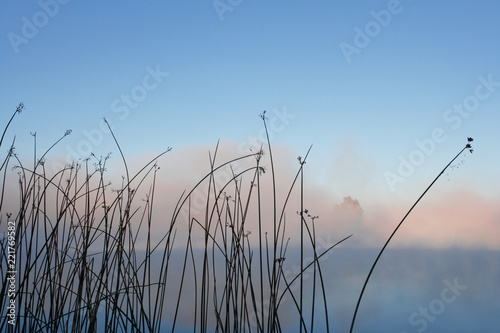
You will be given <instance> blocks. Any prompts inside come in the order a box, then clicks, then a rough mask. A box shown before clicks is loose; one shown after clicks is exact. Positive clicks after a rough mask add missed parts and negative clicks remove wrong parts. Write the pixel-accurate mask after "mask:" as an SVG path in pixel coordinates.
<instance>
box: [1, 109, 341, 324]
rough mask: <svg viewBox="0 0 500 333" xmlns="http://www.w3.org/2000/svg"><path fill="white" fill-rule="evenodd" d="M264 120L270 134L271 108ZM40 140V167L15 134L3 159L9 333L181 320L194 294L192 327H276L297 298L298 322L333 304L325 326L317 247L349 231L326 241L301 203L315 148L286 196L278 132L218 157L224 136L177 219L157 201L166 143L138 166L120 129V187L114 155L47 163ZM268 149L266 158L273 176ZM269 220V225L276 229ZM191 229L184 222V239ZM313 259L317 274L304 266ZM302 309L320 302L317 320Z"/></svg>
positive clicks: (3, 304)
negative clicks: (291, 255) (268, 197)
mask: <svg viewBox="0 0 500 333" xmlns="http://www.w3.org/2000/svg"><path fill="white" fill-rule="evenodd" d="M23 108H24V106H23V105H22V104H20V105H19V107H18V108H17V109H16V111H15V112H14V114H13V116H12V117H11V119H10V121H9V122H8V124H7V125H6V126H5V130H4V133H3V135H2V139H1V140H0V147H1V146H2V144H3V140H4V137H5V133H6V131H7V129H8V127H9V125H10V123H11V122H12V121H13V119H14V118H15V116H16V115H17V114H19V113H20V112H21V111H22V110H23ZM261 118H262V121H263V123H264V126H265V128H266V133H267V126H266V116H265V112H264V113H263V114H262V115H261ZM110 131H111V128H110ZM111 133H112V134H113V132H112V131H111ZM69 134H70V131H67V132H66V133H64V135H63V136H62V137H61V139H59V140H58V141H57V142H56V143H55V144H57V143H58V142H59V141H60V140H62V139H63V138H64V137H65V136H67V135H69ZM33 138H34V145H33V147H34V152H33V154H34V156H33V163H32V164H31V165H25V164H23V163H22V159H21V158H20V157H19V156H18V155H17V154H16V153H15V150H14V142H12V144H11V146H10V149H9V151H8V153H7V156H6V157H5V159H4V161H3V163H2V165H1V167H0V172H2V173H3V175H2V186H1V196H0V210H1V211H0V216H1V217H0V218H1V219H0V227H2V228H3V227H5V224H6V223H7V221H6V220H11V221H15V225H16V229H15V249H16V272H17V273H16V274H17V281H16V291H15V300H16V309H17V313H16V314H17V316H16V317H15V324H14V325H12V324H11V323H9V317H7V316H5V315H2V317H0V331H2V332H4V331H8V332H47V331H51V332H69V331H71V332H81V331H86V332H94V331H99V332H104V331H109V332H160V331H168V330H170V331H172V332H173V331H175V330H176V329H177V328H179V325H180V324H179V321H180V319H179V318H180V317H181V316H185V314H183V313H182V312H183V311H184V309H185V308H186V303H188V305H189V308H190V309H191V312H192V313H190V314H189V315H190V316H192V324H191V329H192V330H193V331H196V332H198V331H200V332H206V331H218V332H228V331H234V332H280V331H282V329H283V327H284V325H288V324H289V323H283V322H282V321H281V320H280V313H281V312H280V311H281V308H282V306H283V304H284V301H285V300H290V301H291V304H293V306H292V309H294V311H295V312H296V318H298V321H297V322H298V327H297V330H300V331H304V332H312V331H313V330H314V328H315V327H316V326H317V325H318V320H319V319H317V318H318V316H316V315H315V313H316V312H318V311H322V312H323V313H324V314H325V315H324V316H323V317H322V319H321V320H322V321H324V323H322V324H323V325H324V326H325V327H326V328H327V329H329V327H330V323H329V321H328V317H329V316H328V307H327V304H328V301H327V298H326V294H327V293H326V290H325V284H324V277H323V273H322V269H321V263H320V258H321V257H322V256H323V255H325V254H326V253H328V252H329V251H331V250H332V249H333V248H334V247H335V246H337V245H338V244H340V243H341V242H343V241H345V240H346V239H348V238H349V237H350V236H348V237H345V238H343V239H340V240H339V241H338V242H337V243H334V244H331V246H330V247H329V248H327V249H326V250H323V251H320V252H319V251H318V246H317V241H316V229H315V219H316V218H317V217H316V216H312V215H310V214H309V212H308V211H307V210H306V209H305V208H304V181H305V180H304V179H305V172H304V165H305V163H306V159H307V155H306V156H305V157H304V158H299V166H298V169H297V172H296V174H295V177H294V179H293V180H292V181H291V183H290V184H289V187H288V192H287V193H286V195H285V196H284V198H281V200H280V198H278V191H277V186H278V185H277V177H276V174H275V172H276V171H275V165H274V161H273V154H272V147H271V144H270V142H269V139H268V142H267V147H266V148H267V150H266V153H265V152H264V148H263V147H261V148H260V149H259V150H258V151H257V152H251V153H249V154H248V155H246V156H241V157H237V158H235V159H233V160H229V161H223V162H221V163H219V161H218V147H217V148H216V149H215V151H214V153H213V154H211V155H210V157H209V161H208V163H209V166H210V169H209V172H208V173H207V174H206V175H205V176H204V177H203V178H202V179H201V180H200V181H199V182H198V183H197V184H196V185H194V187H193V188H192V189H191V190H189V191H186V192H184V193H182V194H181V195H180V197H179V199H178V201H177V202H176V204H175V208H174V209H173V211H172V212H171V217H170V218H167V217H166V216H157V215H155V214H156V210H155V209H154V206H155V204H158V202H160V203H159V204H160V205H165V203H164V202H162V200H164V199H162V198H157V196H156V194H155V193H156V192H155V191H156V185H157V177H158V172H159V166H158V159H159V158H160V157H161V156H162V155H164V154H167V153H168V152H169V151H170V148H168V149H167V150H166V151H165V152H163V153H161V154H160V155H158V156H157V157H155V158H154V159H152V160H151V161H149V162H147V163H145V164H144V166H143V167H142V168H141V169H140V170H138V171H137V172H135V173H134V172H131V170H129V166H128V163H127V160H126V158H125V155H124V154H123V152H122V149H121V147H120V145H119V144H118V140H117V138H115V136H114V134H113V138H114V139H115V142H116V145H117V148H118V150H119V152H120V155H121V158H122V163H123V167H124V170H125V175H124V176H123V177H122V182H121V184H119V185H118V187H117V188H115V187H114V186H115V185H112V184H111V183H110V181H109V177H108V174H107V170H106V168H107V163H108V160H109V155H108V156H105V157H96V156H94V155H91V156H90V157H89V158H88V159H86V160H83V161H75V162H74V163H73V164H71V165H67V166H66V167H65V168H63V169H62V170H60V171H58V172H55V173H50V172H49V171H48V170H47V169H46V167H45V165H46V157H47V155H48V153H49V151H50V150H51V149H52V148H53V147H54V145H55V144H54V145H52V146H51V147H50V148H48V149H47V150H46V151H44V152H43V153H42V154H39V153H38V152H37V149H38V146H37V141H36V134H34V135H33ZM264 154H268V155H269V160H270V172H269V173H267V174H265V173H266V167H265V166H263V165H262V160H263V156H264ZM241 161H247V162H251V164H250V166H249V167H247V168H246V169H243V170H238V171H235V170H234V169H231V167H232V165H234V163H237V162H241ZM12 166H13V168H12ZM8 170H9V171H10V170H14V171H15V172H16V173H17V178H18V179H17V180H18V191H17V193H16V195H17V197H18V200H17V207H15V208H12V207H8V208H5V207H4V206H3V201H4V196H5V195H9V196H12V193H8V194H7V193H6V183H7V182H8V181H9V179H10V178H9V177H8V173H9V172H8ZM222 170H232V174H231V177H230V179H229V180H228V181H225V182H223V183H220V182H219V181H218V180H217V179H218V178H217V174H218V173H219V172H221V171H222ZM266 182H268V183H270V186H271V188H272V197H273V199H272V213H270V214H267V213H266V211H265V210H264V209H263V196H262V194H263V191H264V185H265V184H266ZM201 189H203V190H204V191H205V200H204V209H203V212H202V214H199V212H196V213H195V212H194V209H193V205H192V200H193V197H194V196H193V194H194V193H195V191H200V190H201ZM297 194H298V195H299V196H300V207H297V208H296V211H297V216H298V220H299V223H300V251H301V256H300V271H299V272H298V273H297V274H294V275H293V276H290V275H289V274H286V272H287V261H286V260H285V259H286V258H287V249H288V244H289V241H290V239H289V238H288V237H287V233H286V227H287V224H288V223H292V222H290V220H291V218H290V216H288V217H287V214H286V212H287V211H289V207H288V206H289V205H290V198H291V197H292V195H297ZM251 218H252V219H257V221H256V223H257V225H258V232H257V233H256V234H255V233H253V234H252V233H250V232H251V231H255V230H250V229H249V228H248V225H249V224H250V221H249V219H251ZM287 218H288V219H289V220H287ZM158 223H161V224H162V226H164V230H165V231H164V234H163V235H161V237H157V235H156V233H157V231H156V230H157V228H154V226H155V225H157V224H158ZM264 225H272V233H271V234H268V233H267V232H265V231H264V229H265V228H264V227H263V226H264ZM183 230H184V231H185V230H187V231H186V232H184V237H181V234H183ZM200 237H201V239H202V242H201V244H200V243H199V242H198V239H200ZM179 239H180V240H179ZM256 244H257V245H256ZM174 247H175V248H179V247H182V249H183V251H182V253H183V256H182V258H179V257H177V256H175V255H174V254H173V253H174ZM0 248H1V249H0V262H1V264H0V276H1V279H2V286H1V288H0V307H1V309H2V310H4V309H6V308H7V306H8V302H9V298H8V297H7V294H8V285H9V284H8V283H7V277H8V273H7V272H8V271H9V268H8V253H7V239H6V238H3V239H2V240H0ZM306 251H309V252H312V254H313V259H312V260H310V261H306V259H305V258H304V253H305V252H306ZM178 261H180V262H181V265H180V266H179V265H177V262H178ZM306 271H308V272H309V271H310V272H311V273H312V278H309V279H306V278H305V277H304V274H305V272H306ZM297 285H298V288H296V286H297ZM297 289H298V292H297ZM306 289H307V290H310V291H312V300H311V298H306V297H304V290H306ZM188 297H192V299H186V298H188ZM305 308H307V309H311V312H312V313H311V316H310V317H308V318H306V317H305V315H304V313H305V311H304V309H305ZM287 309H289V308H287ZM182 325H184V326H185V323H183V324H182Z"/></svg>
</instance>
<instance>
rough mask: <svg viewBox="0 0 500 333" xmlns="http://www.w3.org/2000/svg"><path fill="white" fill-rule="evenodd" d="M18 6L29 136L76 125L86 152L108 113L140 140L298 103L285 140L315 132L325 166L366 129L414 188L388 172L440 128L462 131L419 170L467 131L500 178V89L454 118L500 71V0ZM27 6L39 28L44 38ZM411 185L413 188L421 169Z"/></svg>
mask: <svg viewBox="0 0 500 333" xmlns="http://www.w3.org/2000/svg"><path fill="white" fill-rule="evenodd" d="M48 3H51V2H48ZM394 4H396V5H394ZM3 6H4V10H2V14H0V15H2V21H1V23H0V24H1V29H2V31H3V32H4V33H3V35H4V38H3V39H2V51H1V52H2V53H1V56H2V65H1V66H2V67H1V82H0V84H1V85H2V89H1V94H2V100H3V101H4V104H3V110H5V111H4V112H6V113H9V112H10V111H9V110H11V109H13V106H15V105H17V103H18V102H19V101H23V102H24V103H25V104H26V106H27V111H26V114H25V115H23V119H22V122H20V123H18V124H15V125H16V126H18V127H17V128H16V131H15V132H16V133H17V134H18V135H21V134H22V133H20V132H19V130H17V129H29V130H30V131H35V130H36V131H37V132H38V133H39V135H40V138H41V137H42V136H43V138H44V139H45V138H46V140H54V138H55V137H57V134H58V133H62V132H64V130H65V129H67V128H71V129H72V130H73V135H72V136H71V137H70V138H68V139H67V140H65V141H66V143H65V144H67V145H70V146H71V147H72V148H73V149H76V150H77V145H78V143H79V142H81V141H82V140H86V138H85V136H84V135H83V134H82V132H83V131H87V132H89V131H90V132H91V131H92V130H94V129H98V128H99V121H100V120H101V119H102V118H103V117H106V118H107V119H109V121H111V122H112V123H113V124H115V133H116V134H117V136H118V137H119V138H120V142H121V144H122V145H123V146H124V147H127V149H128V151H129V152H130V153H139V152H142V151H144V149H145V147H147V148H146V149H147V150H148V151H159V150H161V149H164V148H165V147H166V146H172V147H174V148H176V149H179V148H180V147H183V146H185V145H199V144H215V142H216V141H217V140H218V139H219V138H220V139H221V140H234V141H236V142H241V141H242V140H245V138H246V137H248V136H249V135H255V134H256V133H258V131H259V130H260V129H261V123H260V122H259V119H258V118H257V115H258V114H259V113H260V112H261V111H262V110H269V111H271V110H272V109H278V110H283V109H286V110H288V113H290V114H293V115H295V118H294V120H293V121H292V122H291V123H290V124H289V125H288V126H287V127H286V129H285V130H283V131H281V132H280V133H279V135H276V140H278V142H283V143H284V144H286V145H289V146H291V147H293V149H295V150H296V151H297V153H302V154H303V153H304V152H305V151H306V149H307V148H308V147H309V145H311V144H313V145H314V150H313V155H312V157H313V158H312V159H311V162H310V163H311V164H312V163H315V162H316V164H318V170H319V169H320V168H321V166H325V165H327V163H325V161H328V163H329V164H331V163H333V162H332V157H333V156H335V154H336V152H338V151H339V146H340V145H342V144H343V143H344V142H345V141H346V140H347V141H353V142H354V143H353V144H354V145H355V146H356V149H358V150H359V154H360V155H363V156H366V157H367V159H369V160H370V161H372V162H373V164H374V167H375V168H377V170H376V172H375V173H376V174H377V177H376V179H377V181H378V184H379V185H380V186H379V188H377V191H385V190H389V192H394V191H392V190H393V189H395V188H396V187H397V190H398V192H399V195H404V193H405V191H404V189H402V187H401V186H399V185H400V184H398V185H397V186H393V188H392V187H391V186H388V185H387V181H386V180H385V177H384V174H385V172H393V173H394V172H396V170H397V167H398V163H399V160H398V157H399V155H402V156H403V157H406V158H408V156H409V154H410V153H411V152H412V151H413V150H415V149H416V148H417V147H416V146H415V140H422V139H425V138H429V137H430V136H431V132H432V130H433V129H435V128H443V129H444V130H445V135H446V137H447V139H446V141H445V142H444V143H442V144H440V145H438V147H437V148H436V151H435V152H436V154H434V153H433V154H432V155H431V156H429V157H428V158H427V160H426V161H425V163H424V164H423V165H422V166H421V167H419V168H418V170H417V172H415V174H414V175H412V177H410V178H412V179H414V180H415V181H417V180H418V182H421V181H427V180H429V179H430V178H431V177H432V175H433V174H435V172H436V170H437V167H438V166H441V165H443V163H444V161H446V160H447V159H449V157H450V156H451V155H452V154H453V153H454V152H455V151H456V150H457V147H460V146H461V145H462V143H463V142H464V139H465V137H467V136H472V137H474V138H476V140H477V144H478V145H479V146H478V147H477V148H476V153H477V155H478V156H475V158H474V161H475V162H477V164H476V165H475V167H477V168H479V169H481V171H482V172H481V174H483V175H484V176H485V177H488V178H492V177H493V176H494V174H493V171H492V170H491V169H488V168H487V167H486V165H494V163H489V162H490V161H491V159H494V160H495V156H496V155H498V148H497V146H496V145H495V142H496V141H498V134H497V131H496V128H497V125H498V123H499V122H498V120H499V118H498V112H497V110H498V103H499V98H498V97H497V95H498V94H497V93H498V91H494V92H493V93H491V96H489V97H488V98H487V99H486V100H484V101H481V103H480V105H479V107H478V108H477V111H475V112H474V113H472V114H471V116H470V117H469V118H467V119H462V120H463V121H462V122H461V123H460V126H458V128H456V129H454V128H451V125H452V124H454V122H453V123H451V122H446V121H444V120H443V115H444V113H445V111H446V110H447V109H449V108H451V107H452V106H453V104H454V103H462V102H463V100H464V99H465V98H466V97H468V96H469V95H471V94H473V93H474V91H475V88H476V86H477V85H478V84H479V81H478V77H479V76H482V77H485V78H487V77H488V76H489V75H490V76H491V77H492V81H494V82H498V81H497V80H500V79H497V77H500V76H499V74H498V73H499V72H500V71H499V68H498V67H499V65H498V62H497V61H496V59H497V56H498V53H499V47H498V43H495V40H497V37H498V32H499V31H500V29H499V25H500V23H499V22H498V21H497V20H496V19H495V17H494V15H492V14H491V13H494V12H495V7H498V4H496V3H495V2H492V1H480V2H475V3H465V2H463V3H462V2H460V3H456V2H451V1H448V2H440V3H439V4H436V3H435V2H430V1H402V2H399V4H398V2H394V3H393V2H385V1H381V2H357V3H356V5H352V4H350V3H349V2H347V1H342V2H328V3H327V2H318V3H316V4H309V3H305V2H300V1H299V2H297V1H295V2H292V1H290V2H286V3H283V2H261V3H259V2H246V1H242V2H241V3H239V4H238V5H237V6H234V7H232V11H229V10H228V11H225V12H221V13H220V16H219V15H218V14H219V13H218V11H217V10H216V8H215V6H214V5H213V3H211V2H198V3H196V4H188V3H179V2H164V3H162V4H142V3H141V4H139V3H129V4H126V5H122V4H120V5H110V4H106V5H102V4H99V3H96V2H93V3H90V4H89V3H85V4H84V3H82V2H78V1H72V2H68V3H67V4H60V5H59V7H58V8H57V10H55V9H54V8H55V7H54V6H49V7H47V6H45V7H46V8H50V10H51V11H52V12H55V14H53V17H51V16H50V15H45V17H46V18H48V19H47V20H45V21H44V20H43V15H37V14H40V11H42V13H43V8H44V7H43V6H41V5H40V4H39V3H37V2H29V3H28V2H25V3H23V4H18V3H14V2H6V3H4V5H3ZM389 6H395V7H394V8H395V9H394V10H393V11H394V12H395V13H392V14H391V16H390V18H387V17H386V18H385V23H384V25H385V27H384V26H382V25H381V24H378V23H377V24H378V30H374V31H375V33H373V32H372V35H373V37H370V36H368V39H369V43H368V45H367V46H364V47H362V48H360V47H358V50H359V53H353V54H351V55H350V56H349V57H346V56H345V55H344V53H343V51H342V48H341V45H342V43H347V44H349V45H352V46H354V47H355V46H356V44H355V38H356V34H357V33H356V31H359V30H356V29H357V28H359V29H360V30H361V31H366V29H367V27H368V29H370V27H373V23H374V22H376V20H375V16H374V14H373V12H374V13H376V14H375V15H376V16H380V17H383V12H387V11H388V10H389V9H388V8H389ZM391 8H392V7H391ZM389 13H390V12H389ZM23 18H25V20H28V21H29V22H31V24H34V23H37V22H38V24H39V25H40V27H39V28H38V27H36V26H35V28H36V29H38V31H37V32H36V33H32V35H34V36H31V35H29V34H28V35H27V37H30V38H25V37H24V35H23V32H24V33H26V31H27V32H30V30H29V27H28V28H26V27H25V25H26V23H25V22H26V21H23ZM221 18H223V20H221ZM37 20H38V21H37ZM23 27H24V30H23ZM375 27H376V24H375ZM9 34H10V36H11V37H9ZM14 34H15V36H18V37H19V38H21V39H22V38H25V39H23V42H18V41H19V40H20V39H16V38H18V37H13V36H14ZM362 46H363V45H362ZM16 51H18V52H16ZM347 58H350V62H349V63H348V61H347ZM147 68H150V69H156V68H159V71H161V72H162V73H168V74H169V75H168V76H166V77H162V78H160V79H161V82H159V83H158V84H157V85H156V86H155V88H154V89H153V90H151V91H149V90H148V91H146V92H147V95H146V96H145V97H144V98H142V95H141V96H140V97H141V98H140V102H139V103H137V106H135V107H134V108H129V111H130V112H129V113H128V114H127V115H126V116H125V117H123V116H124V113H123V112H113V110H115V111H116V108H115V109H113V107H112V106H113V102H115V101H117V100H118V101H120V99H121V96H122V95H123V94H125V95H127V94H128V95H130V94H131V93H132V92H133V89H134V87H137V86H141V85H142V82H143V79H144V78H145V76H146V75H148V71H147ZM153 83H154V82H153ZM495 89H498V87H495ZM136 92H137V91H136ZM139 92H140V91H139ZM137 96H139V95H137ZM123 105H125V104H124V102H123V100H122V102H120V104H115V106H123ZM120 117H123V118H120ZM160 134H161V135H160ZM18 139H22V138H18ZM28 141H29V139H28ZM47 142H48V141H47ZM21 143H22V140H20V141H19V144H21ZM60 148H61V149H64V147H63V146H61V147H60ZM112 149H113V144H112V141H111V139H110V136H109V135H107V136H105V138H104V139H103V140H102V142H99V144H97V145H92V150H93V151H95V152H102V154H105V152H107V151H110V150H112ZM81 151H82V152H84V151H85V150H83V149H82V150H81ZM83 155H84V154H82V156H83ZM441 157H442V158H441ZM475 162H473V163H475ZM431 163H432V164H433V165H435V166H436V167H434V168H432V167H430V166H431ZM329 164H328V165H329ZM326 173H328V170H322V171H321V174H323V177H326V175H325V174H326ZM467 176H470V174H467V175H466V178H467ZM323 179H324V178H323ZM469 180H470V177H469ZM478 181H479V182H480V183H478V185H481V184H482V183H484V182H485V181H484V180H478ZM405 183H406V184H405V185H407V186H409V187H408V188H411V184H412V183H411V179H409V181H408V182H405ZM416 190H417V189H416Z"/></svg>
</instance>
